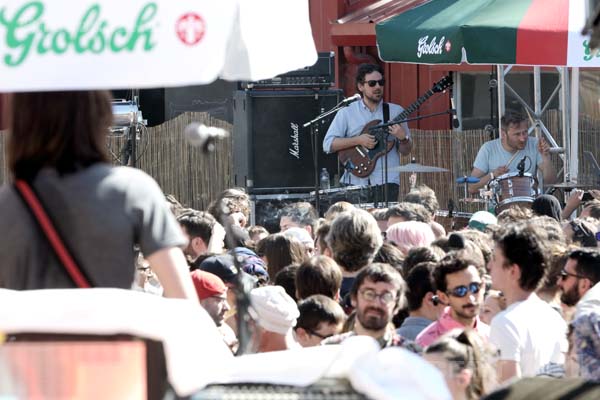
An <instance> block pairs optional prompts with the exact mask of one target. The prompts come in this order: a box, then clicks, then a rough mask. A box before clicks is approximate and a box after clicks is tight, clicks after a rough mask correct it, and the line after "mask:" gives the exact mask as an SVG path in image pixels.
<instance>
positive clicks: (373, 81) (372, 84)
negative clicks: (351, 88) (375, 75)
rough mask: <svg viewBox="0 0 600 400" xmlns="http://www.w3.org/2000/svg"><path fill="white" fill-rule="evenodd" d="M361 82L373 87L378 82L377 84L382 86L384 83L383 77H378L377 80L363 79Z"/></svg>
mask: <svg viewBox="0 0 600 400" xmlns="http://www.w3.org/2000/svg"><path fill="white" fill-rule="evenodd" d="M363 83H366V84H367V85H369V86H370V87H375V85H377V84H378V83H379V86H383V85H385V79H380V80H378V81H376V80H371V81H363Z"/></svg>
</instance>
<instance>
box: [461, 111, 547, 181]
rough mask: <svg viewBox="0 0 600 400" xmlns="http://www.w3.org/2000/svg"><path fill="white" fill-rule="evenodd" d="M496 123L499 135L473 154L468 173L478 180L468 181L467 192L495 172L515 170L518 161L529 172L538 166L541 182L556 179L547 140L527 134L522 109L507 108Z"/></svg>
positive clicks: (496, 175) (491, 176) (517, 170)
mask: <svg viewBox="0 0 600 400" xmlns="http://www.w3.org/2000/svg"><path fill="white" fill-rule="evenodd" d="M500 126H501V129H500V138H499V139H495V140H490V141H489V142H486V143H484V144H483V146H481V148H480V149H479V152H478V153H477V157H475V161H474V162H473V171H472V172H471V176H474V177H477V178H480V180H479V183H474V184H471V185H469V192H471V193H478V191H479V189H480V188H482V187H483V186H485V185H487V184H488V183H489V182H490V181H491V180H493V179H495V178H497V177H498V176H501V175H504V174H507V173H509V172H519V166H520V165H519V164H521V166H522V168H523V172H524V173H529V174H531V175H533V176H535V175H536V171H537V168H539V169H540V170H541V171H542V173H543V177H544V183H553V182H556V171H555V170H554V167H553V166H552V162H551V160H550V148H549V146H548V143H546V141H545V140H544V139H543V138H542V139H540V140H538V139H537V138H535V137H532V138H529V125H528V122H527V116H526V115H525V114H524V113H523V111H521V110H509V109H507V110H506V113H505V114H504V116H503V117H502V119H501V120H500Z"/></svg>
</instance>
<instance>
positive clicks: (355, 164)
mask: <svg viewBox="0 0 600 400" xmlns="http://www.w3.org/2000/svg"><path fill="white" fill-rule="evenodd" d="M452 83H453V82H452V77H450V75H447V76H445V77H444V78H442V79H441V80H439V81H438V82H436V83H435V84H434V85H433V87H432V88H431V89H430V90H428V91H427V93H425V94H424V95H423V96H421V97H419V98H418V99H417V101H415V102H414V103H412V104H411V105H410V106H408V107H407V108H406V109H405V110H404V111H402V112H401V113H400V114H398V115H397V116H396V117H395V118H394V119H392V120H390V121H389V122H393V121H403V120H405V119H406V117H408V116H409V115H410V114H412V113H413V112H415V111H416V110H418V109H419V107H421V104H423V103H425V101H427V99H429V98H430V97H431V96H433V94H434V93H440V92H443V91H444V90H446V89H447V88H448V87H450V86H452ZM380 124H381V120H378V119H376V120H373V121H371V122H369V123H368V124H366V125H365V126H364V127H363V129H362V131H361V133H360V134H361V135H362V134H364V133H368V134H369V135H373V136H375V141H376V145H375V147H373V148H372V149H370V150H369V149H367V148H366V147H363V146H354V147H350V148H347V149H344V150H340V151H339V152H338V160H339V161H340V163H341V164H342V166H343V167H344V168H345V169H347V170H348V171H350V172H351V173H352V175H354V176H357V177H359V178H366V177H367V176H369V175H371V172H373V169H374V168H375V165H376V164H377V159H378V158H379V157H381V156H383V155H385V154H387V153H388V152H389V151H390V150H392V149H393V148H394V144H395V141H387V143H386V137H387V135H388V127H387V126H386V127H380V126H378V125H380Z"/></svg>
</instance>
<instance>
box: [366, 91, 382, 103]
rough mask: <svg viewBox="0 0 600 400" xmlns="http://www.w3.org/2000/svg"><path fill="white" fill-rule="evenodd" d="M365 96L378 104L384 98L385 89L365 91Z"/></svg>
mask: <svg viewBox="0 0 600 400" xmlns="http://www.w3.org/2000/svg"><path fill="white" fill-rule="evenodd" d="M363 97H364V98H365V100H367V101H368V102H369V103H372V104H373V105H377V104H379V102H380V101H381V99H383V90H378V91H373V93H363Z"/></svg>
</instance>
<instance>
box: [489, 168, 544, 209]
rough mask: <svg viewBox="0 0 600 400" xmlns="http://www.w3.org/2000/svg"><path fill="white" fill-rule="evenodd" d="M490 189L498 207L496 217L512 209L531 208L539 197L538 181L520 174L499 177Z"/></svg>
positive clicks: (528, 175) (514, 173) (529, 175)
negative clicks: (515, 207)
mask: <svg viewBox="0 0 600 400" xmlns="http://www.w3.org/2000/svg"><path fill="white" fill-rule="evenodd" d="M490 187H491V189H492V191H493V199H494V203H495V205H496V215H498V214H500V213H501V212H502V211H504V210H506V209H508V208H510V207H512V206H520V207H524V208H531V204H532V203H533V200H534V199H535V198H536V196H537V195H538V183H537V179H536V178H535V177H534V176H533V175H531V174H527V173H526V174H523V176H520V175H519V173H518V172H513V173H509V174H504V175H501V176H499V177H497V178H496V179H495V180H494V181H492V183H490Z"/></svg>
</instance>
